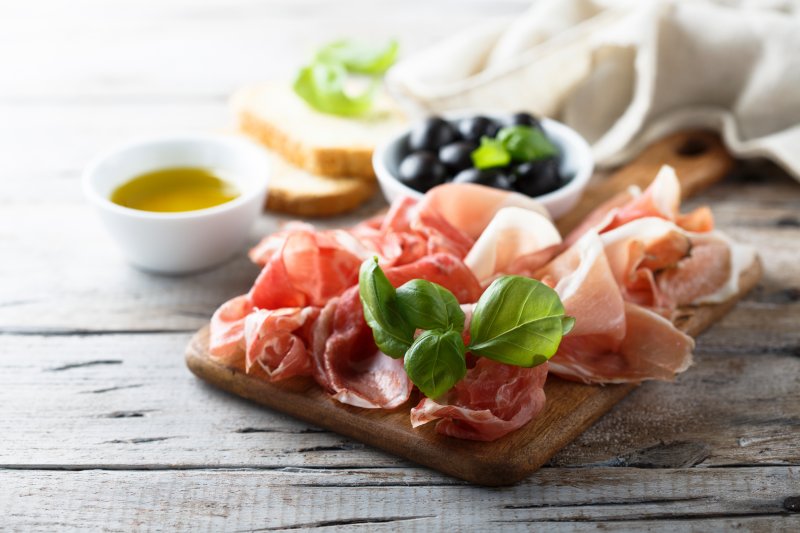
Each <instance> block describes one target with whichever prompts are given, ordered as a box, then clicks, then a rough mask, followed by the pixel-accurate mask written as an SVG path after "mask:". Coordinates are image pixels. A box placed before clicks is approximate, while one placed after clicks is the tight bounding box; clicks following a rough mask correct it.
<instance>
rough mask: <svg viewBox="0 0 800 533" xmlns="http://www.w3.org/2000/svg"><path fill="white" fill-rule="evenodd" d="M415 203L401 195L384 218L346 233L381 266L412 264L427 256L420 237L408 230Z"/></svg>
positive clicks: (410, 229)
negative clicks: (377, 258)
mask: <svg viewBox="0 0 800 533" xmlns="http://www.w3.org/2000/svg"><path fill="white" fill-rule="evenodd" d="M416 205H417V201H416V200H414V199H413V198H409V197H407V196H404V197H402V198H400V199H399V200H397V201H396V202H394V203H393V204H392V206H391V207H390V208H389V211H388V212H387V213H386V215H379V216H377V217H373V218H371V219H369V220H365V221H364V222H362V223H360V224H357V225H356V226H354V227H353V228H351V229H350V233H351V234H352V235H353V236H354V237H355V238H356V239H358V240H359V241H360V242H362V243H364V245H365V246H367V247H368V248H370V249H371V250H372V251H373V252H374V253H375V254H377V255H378V257H379V259H380V263H381V265H382V266H385V267H386V266H395V265H404V264H407V263H412V262H414V261H416V260H417V259H420V258H422V257H423V256H424V255H425V254H426V253H428V243H427V241H426V239H425V237H424V236H423V235H419V234H417V233H416V232H415V231H414V230H412V228H411V222H412V219H413V218H414V217H415V216H416V215H415V213H416Z"/></svg>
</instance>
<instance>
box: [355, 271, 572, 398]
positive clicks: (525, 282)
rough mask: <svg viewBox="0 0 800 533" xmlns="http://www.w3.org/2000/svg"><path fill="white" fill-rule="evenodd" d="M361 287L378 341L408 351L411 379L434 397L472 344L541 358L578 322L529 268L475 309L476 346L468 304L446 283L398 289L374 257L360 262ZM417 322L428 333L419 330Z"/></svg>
mask: <svg viewBox="0 0 800 533" xmlns="http://www.w3.org/2000/svg"><path fill="white" fill-rule="evenodd" d="M359 294H360V296H361V303H362V305H363V307H364V317H365V319H366V321H367V324H368V325H369V326H370V328H372V333H373V336H374V338H375V342H376V344H377V345H378V347H379V348H380V349H381V350H382V351H383V352H384V353H386V354H387V355H389V356H391V357H394V358H400V357H403V356H405V361H404V366H405V370H406V373H407V374H408V377H409V379H411V381H412V382H413V383H414V384H415V385H416V386H417V387H418V388H419V389H420V390H421V391H422V392H423V393H424V394H425V395H426V396H428V397H429V398H437V397H439V396H441V395H442V394H444V393H446V392H447V391H448V390H450V389H451V388H452V387H453V385H455V384H456V383H457V382H458V381H459V380H461V379H462V378H463V377H464V375H465V374H466V371H467V367H466V360H465V354H466V352H467V351H470V352H472V353H474V354H476V355H480V356H482V357H487V358H489V359H492V360H495V361H498V362H501V363H505V364H509V365H515V366H522V367H532V366H536V365H540V364H542V363H544V362H545V361H547V360H548V359H550V358H551V357H552V356H553V355H555V353H556V351H557V350H558V346H559V344H560V343H561V338H562V337H563V336H564V335H566V334H567V333H568V332H569V331H570V330H571V329H572V326H573V325H574V323H575V319H574V318H572V317H570V316H567V315H566V314H565V311H564V305H563V304H562V303H561V299H560V298H559V297H558V294H557V293H556V292H555V291H554V290H553V289H551V288H550V287H548V286H547V285H545V284H543V283H541V282H539V281H537V280H535V279H532V278H526V277H523V276H502V277H500V278H498V279H496V280H495V281H494V282H492V284H491V285H489V287H488V288H487V289H486V291H485V292H484V293H483V295H482V296H481V297H480V299H479V300H478V303H477V304H476V305H475V309H474V311H473V314H472V322H471V323H470V344H469V346H465V345H464V341H463V338H462V330H463V329H464V321H465V316H464V312H463V311H462V310H461V306H460V305H459V304H458V300H457V299H456V297H455V296H454V295H453V294H452V293H451V292H450V291H448V290H447V289H445V288H444V287H442V286H441V285H438V284H436V283H432V282H430V281H426V280H421V279H415V280H411V281H409V282H408V283H406V284H404V285H402V286H400V287H398V288H397V289H395V288H394V287H393V286H392V285H391V283H389V280H388V279H387V278H386V275H385V274H384V273H383V271H382V270H381V268H380V266H378V261H377V258H373V259H371V260H367V261H365V262H364V263H363V264H362V265H361V271H360V274H359ZM416 330H422V333H421V334H420V335H419V336H418V337H416V338H414V335H415V333H416Z"/></svg>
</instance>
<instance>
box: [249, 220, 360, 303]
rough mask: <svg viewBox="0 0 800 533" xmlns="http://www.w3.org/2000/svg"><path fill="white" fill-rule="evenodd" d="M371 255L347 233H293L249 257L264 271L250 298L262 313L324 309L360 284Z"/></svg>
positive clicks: (307, 230)
mask: <svg viewBox="0 0 800 533" xmlns="http://www.w3.org/2000/svg"><path fill="white" fill-rule="evenodd" d="M368 256H369V250H368V249H367V248H365V247H364V246H363V245H361V243H359V242H358V241H357V240H356V239H355V238H354V237H353V236H351V235H350V234H348V233H347V232H345V231H342V230H334V231H327V232H325V231H315V230H313V228H310V227H309V228H306V227H302V226H299V227H297V226H296V227H293V228H291V229H288V230H286V231H283V232H280V233H276V234H274V235H271V236H269V237H267V238H266V239H264V240H263V241H262V242H261V243H260V244H259V245H258V246H256V247H255V248H254V249H253V250H251V252H250V257H251V258H252V259H253V260H254V261H255V262H256V263H258V264H261V265H263V269H262V270H261V273H260V274H259V276H258V278H256V281H255V283H254V284H253V287H252V289H250V292H249V294H248V296H249V298H250V300H251V301H252V303H253V305H254V306H255V307H257V308H259V309H280V308H283V307H306V306H318V307H319V306H323V305H325V303H327V301H328V300H330V299H331V298H333V297H334V296H338V295H339V294H341V293H342V292H343V291H344V290H345V289H346V288H347V287H350V286H351V285H353V284H354V283H355V282H356V280H357V279H358V269H359V267H360V266H361V262H362V261H363V260H364V259H365V258H366V257H368Z"/></svg>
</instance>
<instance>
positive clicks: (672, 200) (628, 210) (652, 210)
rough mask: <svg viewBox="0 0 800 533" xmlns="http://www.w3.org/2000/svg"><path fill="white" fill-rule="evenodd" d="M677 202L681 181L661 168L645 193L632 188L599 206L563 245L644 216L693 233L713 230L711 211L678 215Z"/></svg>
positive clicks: (700, 210)
mask: <svg viewBox="0 0 800 533" xmlns="http://www.w3.org/2000/svg"><path fill="white" fill-rule="evenodd" d="M680 201H681V185H680V181H678V177H677V176H676V175H675V170H674V169H673V168H672V167H670V166H668V165H664V166H663V167H661V170H660V171H659V172H658V174H657V175H656V177H655V179H654V180H653V182H652V183H651V184H650V186H649V187H648V188H647V189H646V190H645V191H644V192H640V190H639V189H638V187H632V188H631V189H629V190H628V191H625V192H622V193H620V194H618V195H616V196H614V197H613V198H611V199H610V200H608V201H606V202H605V203H603V204H601V205H600V206H599V207H597V208H596V209H595V210H594V211H592V212H591V213H590V214H589V215H588V216H587V217H586V219H585V220H584V221H583V222H582V223H581V224H580V225H579V226H578V227H577V228H575V229H574V230H572V231H571V232H570V234H569V235H567V238H566V239H564V242H565V243H566V244H567V245H568V246H569V245H572V244H573V243H575V242H577V240H578V239H580V238H581V236H583V235H584V234H585V233H586V232H588V231H589V230H592V229H593V230H595V231H597V232H598V233H603V232H606V231H610V230H612V229H614V228H618V227H620V226H622V225H624V224H627V223H628V222H631V221H633V220H637V219H640V218H646V217H656V218H661V219H664V220H669V221H672V222H675V223H676V224H677V225H678V226H680V227H682V228H683V229H686V230H689V231H694V232H705V231H711V230H712V229H713V228H714V219H713V217H712V215H711V210H710V209H708V208H707V207H700V208H698V209H696V210H695V211H693V212H691V213H687V214H681V213H680V212H679V208H680Z"/></svg>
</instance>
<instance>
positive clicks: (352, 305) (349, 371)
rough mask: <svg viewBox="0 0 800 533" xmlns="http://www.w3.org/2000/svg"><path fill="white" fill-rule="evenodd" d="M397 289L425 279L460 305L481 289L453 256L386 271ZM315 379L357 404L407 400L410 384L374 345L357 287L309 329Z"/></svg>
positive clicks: (389, 404) (387, 406) (398, 361)
mask: <svg viewBox="0 0 800 533" xmlns="http://www.w3.org/2000/svg"><path fill="white" fill-rule="evenodd" d="M384 272H385V274H386V277H387V278H388V279H389V281H390V282H391V284H392V285H393V286H395V287H398V286H400V285H402V284H403V283H405V282H407V281H409V280H412V279H417V278H419V279H425V280H428V281H432V282H434V283H438V284H440V285H442V286H444V287H445V288H447V289H449V290H450V291H451V292H452V293H453V294H454V295H455V296H456V298H457V299H458V301H459V302H460V303H469V302H474V301H475V300H477V299H478V297H479V296H480V294H481V287H480V284H479V283H478V281H477V280H476V279H475V276H473V274H472V272H470V270H469V269H468V268H467V267H466V266H465V265H464V264H463V263H462V262H461V261H460V260H459V259H458V258H457V257H455V256H452V255H448V254H434V255H430V256H426V257H424V258H422V259H420V260H419V261H416V262H414V263H410V264H407V265H402V266H397V267H392V268H387V269H385V271H384ZM312 335H313V340H312V344H313V350H314V353H313V357H314V363H315V369H314V377H315V379H316V380H317V382H318V383H319V384H320V385H321V386H323V387H324V388H326V389H327V390H328V391H329V392H330V393H331V395H332V396H333V397H334V398H335V399H336V400H338V401H340V402H342V403H346V404H350V405H355V406H357V407H366V408H384V409H392V408H394V407H398V406H400V405H402V404H403V403H405V402H406V401H407V400H408V397H409V395H410V394H411V389H412V387H413V385H412V383H411V381H410V380H409V379H408V376H407V375H406V373H405V370H404V369H403V361H402V359H392V358H391V357H389V356H388V355H386V354H384V353H383V352H381V351H380V350H379V349H378V347H377V346H376V345H375V341H374V339H373V335H372V330H371V329H370V327H369V326H368V325H367V323H366V322H365V321H364V312H363V308H362V306H361V299H360V297H359V294H358V286H354V287H351V288H350V289H348V290H347V291H345V293H344V294H342V296H341V297H340V298H337V299H335V300H331V301H330V302H329V303H328V304H327V305H326V306H325V308H324V309H323V310H322V314H321V315H320V317H319V319H318V320H317V323H316V326H315V327H314V331H313V334H312Z"/></svg>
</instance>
